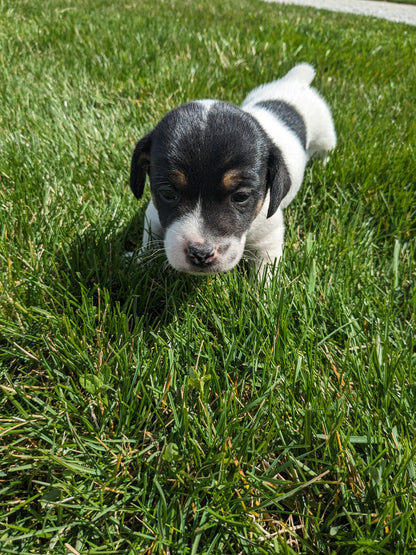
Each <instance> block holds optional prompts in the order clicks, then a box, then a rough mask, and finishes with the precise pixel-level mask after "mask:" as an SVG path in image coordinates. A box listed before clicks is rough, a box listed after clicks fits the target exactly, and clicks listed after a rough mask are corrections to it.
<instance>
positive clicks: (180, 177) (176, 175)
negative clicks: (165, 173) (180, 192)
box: [172, 170, 188, 187]
mask: <svg viewBox="0 0 416 555" xmlns="http://www.w3.org/2000/svg"><path fill="white" fill-rule="evenodd" d="M172 179H174V181H175V182H176V184H177V185H179V186H180V187H186V186H187V185H188V180H187V179H186V175H185V174H184V173H183V172H182V171H180V170H175V171H173V172H172Z"/></svg>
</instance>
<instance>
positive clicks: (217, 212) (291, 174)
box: [130, 64, 336, 274]
mask: <svg viewBox="0 0 416 555" xmlns="http://www.w3.org/2000/svg"><path fill="white" fill-rule="evenodd" d="M314 75H315V70H314V69H313V68H312V67H311V66H310V65H308V64H299V65H297V66H295V67H294V68H293V69H292V70H291V71H289V73H287V74H286V75H285V76H284V77H283V78H282V79H278V80H277V81H273V82H272V83H269V84H266V85H262V86H260V87H258V88H256V89H254V90H253V91H252V92H251V93H250V94H249V95H248V96H247V98H246V99H245V100H244V102H243V104H242V107H241V108H238V107H237V106H234V105H232V104H228V103H226V102H220V101H217V100H199V101H195V102H189V103H187V104H184V105H182V106H179V107H178V108H175V109H174V110H172V111H171V112H169V113H168V114H167V115H166V116H165V117H164V118H163V119H162V120H161V121H160V123H159V124H158V125H157V126H156V128H155V129H153V131H151V132H150V133H149V134H147V135H146V136H145V137H143V138H142V139H141V140H140V141H139V142H138V143H137V145H136V148H135V150H134V153H133V158H132V162H131V174H130V186H131V189H132V191H133V193H134V194H135V196H136V197H137V198H140V197H141V196H142V194H143V189H144V185H145V181H146V175H147V174H148V175H149V177H150V187H151V195H152V200H151V201H150V203H149V205H148V207H147V210H146V215H145V230H144V237H143V248H148V247H149V246H150V245H151V241H152V239H155V238H156V239H161V240H163V241H164V247H165V252H166V256H167V259H168V261H169V262H170V264H171V265H172V266H173V267H174V268H176V269H177V270H180V271H183V272H190V273H198V274H211V273H216V272H226V271H228V270H230V269H231V268H233V267H234V266H235V265H236V264H237V263H238V262H239V261H240V259H241V258H242V256H243V254H244V252H245V251H247V252H248V253H250V257H252V256H253V254H254V256H255V260H256V267H257V269H258V270H261V271H264V269H265V267H266V266H265V264H267V263H270V262H271V263H273V262H274V261H277V260H278V259H279V258H280V256H281V254H282V248H283V237H284V224H283V212H282V209H283V208H286V206H288V204H289V203H290V202H291V201H292V200H293V198H294V197H295V195H296V193H297V192H298V190H299V187H300V186H301V183H302V180H303V176H304V171H305V166H306V163H307V161H308V159H309V158H310V156H312V155H313V154H315V153H318V152H323V153H325V152H327V151H329V150H331V149H332V148H334V147H335V144H336V134H335V129H334V124H333V120H332V116H331V112H330V110H329V108H328V105H327V104H326V102H325V100H324V99H323V98H322V97H321V96H320V94H319V93H318V92H317V91H316V90H315V89H313V88H311V87H310V86H309V85H310V83H311V81H312V80H313V78H314Z"/></svg>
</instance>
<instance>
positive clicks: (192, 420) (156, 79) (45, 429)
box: [0, 0, 416, 555]
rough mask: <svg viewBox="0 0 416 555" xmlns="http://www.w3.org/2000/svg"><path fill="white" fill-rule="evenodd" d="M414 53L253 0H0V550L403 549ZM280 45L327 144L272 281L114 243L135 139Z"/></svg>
mask: <svg viewBox="0 0 416 555" xmlns="http://www.w3.org/2000/svg"><path fill="white" fill-rule="evenodd" d="M415 51H416V31H415V29H414V28H413V27H408V26H405V25H400V24H394V23H388V22H385V21H381V20H375V19H360V18H359V17H356V16H352V15H340V14H331V13H329V12H316V11H314V10H312V9H309V8H296V7H284V6H278V5H273V4H266V3H262V2H257V1H254V0H231V1H230V2H227V3H225V4H224V3H222V2H219V0H212V1H208V0H200V1H198V2H192V1H190V0H189V1H181V2H179V1H177V2H175V1H174V0H173V1H162V0H161V1H159V2H155V1H154V0H140V1H139V0H128V1H125V0H121V1H120V2H117V3H114V2H110V1H109V0H88V1H87V0H71V1H69V2H68V1H65V2H63V1H62V0H50V1H49V2H46V3H43V4H42V7H40V4H39V3H37V2H34V1H30V0H28V1H21V2H15V1H12V0H3V1H2V2H1V3H0V129H1V132H0V152H1V157H0V553H2V554H11V553H16V554H17V553H19V554H29V553H31V554H34V553H36V554H42V555H43V554H46V553H50V554H54V555H55V554H58V555H61V554H62V555H63V554H65V555H66V554H69V553H72V554H82V555H86V554H115V553H120V554H122V553H125V554H143V555H144V554H150V553H155V554H172V555H174V554H189V555H191V554H193V555H202V554H209V553H211V554H227V555H231V554H261V553H264V554H269V553H287V554H288V553H306V554H321V553H327V554H330V553H340V554H343V555H345V554H352V553H362V554H364V553H365V554H369V553H377V554H379V553H382V554H393V553H394V554H400V555H402V554H404V553H409V552H412V551H414V550H416V514H415V512H416V469H415V452H416V439H415V429H416V421H415V420H416V400H415V397H416V340H415V328H416V326H415V309H416V295H415V276H416V270H415V268H416V258H415V241H414V239H415V232H416V208H415V189H416V177H415V176H416V151H415V145H416V119H415V111H416V89H415V82H416V65H415V63H414V53H415ZM300 61H307V62H310V63H312V64H313V65H314V66H315V68H316V70H317V76H316V79H315V85H316V86H317V88H318V89H319V90H320V91H321V92H322V93H323V94H324V96H325V98H327V100H328V102H329V104H330V106H331V107H332V110H333V113H334V119H335V123H336V128H337V132H338V146H337V149H336V150H335V151H334V153H333V154H332V156H331V158H330V161H329V163H328V164H327V165H326V166H323V165H322V163H321V162H320V161H319V160H316V161H313V162H312V163H311V164H310V165H309V166H308V168H307V172H306V176H305V181H304V184H303V187H302V189H301V191H300V193H299V195H298V197H297V198H296V199H295V201H294V202H293V204H292V205H291V206H290V207H289V209H288V210H287V211H286V221H287V234H286V246H285V252H284V256H283V259H282V261H281V263H280V264H279V266H278V267H277V268H276V270H275V279H274V282H273V284H272V286H271V287H270V288H269V289H267V290H263V288H262V286H261V284H258V283H257V282H256V279H255V276H253V273H252V272H250V268H249V267H248V266H247V265H245V264H242V265H241V266H240V267H239V268H237V269H234V270H233V271H232V272H230V273H228V274H224V275H218V276H214V277H210V278H196V277H189V276H184V275H180V274H177V273H176V272H175V271H174V270H172V269H169V268H167V267H166V263H165V260H164V258H163V256H160V255H156V256H155V257H154V259H152V260H148V261H147V262H146V264H144V265H142V266H137V265H135V264H133V263H127V262H126V259H125V258H124V256H123V255H124V253H125V251H126V250H129V249H131V248H135V247H137V246H138V245H139V244H140V237H141V228H142V221H143V213H144V208H145V204H146V202H147V200H148V198H149V192H148V191H147V193H146V198H145V199H143V202H137V201H136V200H135V199H134V197H133V195H132V194H131V192H130V191H129V188H128V176H129V163H130V157H131V153H132V149H133V145H134V143H135V141H137V140H138V139H139V138H140V137H141V136H142V134H144V133H145V132H147V131H148V130H150V129H151V128H152V126H153V125H154V124H155V122H156V121H157V120H158V119H159V118H160V117H161V116H162V115H163V114H164V113H165V112H166V111H167V110H168V109H170V108H173V107H174V106H175V105H177V104H179V103H182V102H185V101H187V100H189V99H193V98H207V97H215V98H220V99H224V100H228V101H231V102H236V103H239V102H241V101H242V99H243V98H244V96H245V94H246V93H247V92H248V91H249V90H250V89H251V88H252V87H254V86H256V85H258V84H260V83H262V82H265V81H269V80H272V79H273V78H275V77H277V76H280V75H282V74H283V73H285V72H286V71H287V70H288V69H290V68H291V67H292V66H293V65H294V64H295V63H298V62H300Z"/></svg>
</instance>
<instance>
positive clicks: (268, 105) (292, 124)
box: [256, 100, 306, 149]
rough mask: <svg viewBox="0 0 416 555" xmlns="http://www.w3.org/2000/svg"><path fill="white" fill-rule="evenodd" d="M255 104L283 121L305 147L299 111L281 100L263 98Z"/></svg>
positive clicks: (304, 131) (303, 125) (304, 132)
mask: <svg viewBox="0 0 416 555" xmlns="http://www.w3.org/2000/svg"><path fill="white" fill-rule="evenodd" d="M256 106H259V107H261V108H265V109H266V110H268V111H269V112H272V114H275V115H276V116H277V117H278V118H279V119H280V120H282V121H283V123H284V124H285V125H287V127H289V128H290V129H291V130H292V131H293V132H294V133H295V134H296V135H297V137H298V138H299V140H300V142H301V143H302V146H303V148H305V149H306V125H305V122H304V121H303V118H302V116H301V115H300V114H299V112H298V111H297V110H296V109H295V108H294V107H293V106H291V105H290V104H288V103H287V102H284V101H283V100H264V101H262V102H258V103H257V104H256Z"/></svg>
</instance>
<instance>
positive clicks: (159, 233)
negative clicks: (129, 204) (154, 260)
mask: <svg viewBox="0 0 416 555" xmlns="http://www.w3.org/2000/svg"><path fill="white" fill-rule="evenodd" d="M163 236H164V231H163V228H162V226H161V225H160V221H159V214H158V213H157V210H156V207H155V205H154V204H153V202H152V201H150V202H149V204H148V205H147V208H146V212H145V215H144V230H143V240H142V246H141V249H140V252H143V251H146V250H147V249H148V248H149V247H150V246H151V242H152V241H153V240H155V239H156V240H158V239H159V240H160V241H162V240H163Z"/></svg>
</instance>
